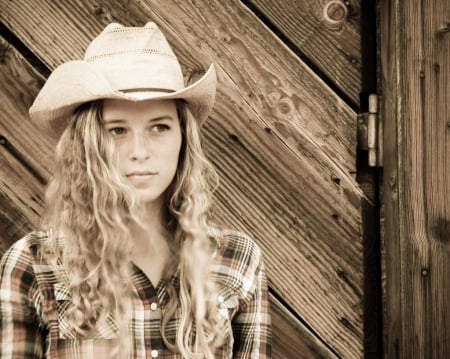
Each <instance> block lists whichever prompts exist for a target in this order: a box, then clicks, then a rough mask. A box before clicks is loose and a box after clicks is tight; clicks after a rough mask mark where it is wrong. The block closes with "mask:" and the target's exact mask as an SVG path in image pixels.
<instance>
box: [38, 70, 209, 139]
mask: <svg viewBox="0 0 450 359" xmlns="http://www.w3.org/2000/svg"><path fill="white" fill-rule="evenodd" d="M216 82H217V80H216V71H215V67H214V64H212V65H211V66H210V67H209V69H208V71H207V72H206V73H205V74H204V75H203V76H202V77H201V78H200V79H199V80H197V81H196V82H195V83H193V84H191V85H189V86H187V87H185V88H183V89H181V90H179V91H176V92H170V93H167V92H162V91H158V90H140V89H136V91H126V92H122V91H117V90H114V89H112V88H111V85H110V84H109V82H108V80H107V79H106V78H105V77H104V76H103V75H102V74H101V73H99V72H98V71H97V70H96V69H95V68H94V67H93V66H91V65H90V64H89V63H87V62H85V61H69V62H67V63H64V64H63V65H61V66H59V67H58V68H56V69H55V70H54V71H53V72H52V74H51V75H50V76H49V78H48V79H47V82H46V83H45V84H44V86H43V87H42V89H41V91H40V92H39V94H38V96H37V97H36V99H35V101H34V103H33V105H32V106H31V107H30V109H29V114H30V117H31V119H32V120H33V121H34V122H35V123H36V124H37V125H38V126H43V127H44V128H45V129H46V130H48V131H50V132H51V135H53V136H57V137H59V136H60V135H61V133H62V131H63V130H64V128H65V127H66V126H67V122H68V120H69V119H70V116H71V115H72V113H73V112H74V110H75V109H76V108H77V107H79V106H80V105H81V104H83V103H86V102H91V101H95V100H101V99H117V100H129V101H143V100H150V99H154V100H163V99H184V100H185V101H186V103H187V105H188V107H189V109H190V111H191V112H192V114H193V115H194V117H195V118H196V119H197V121H198V123H199V125H202V124H203V123H204V121H205V120H206V118H207V117H208V115H209V113H210V112H211V110H212V108H213V105H214V98H215V93H216Z"/></svg>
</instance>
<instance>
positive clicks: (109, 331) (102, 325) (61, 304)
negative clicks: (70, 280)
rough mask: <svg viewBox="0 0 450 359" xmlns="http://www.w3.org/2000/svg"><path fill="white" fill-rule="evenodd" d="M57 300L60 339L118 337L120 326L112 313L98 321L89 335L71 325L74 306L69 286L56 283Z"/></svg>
mask: <svg viewBox="0 0 450 359" xmlns="http://www.w3.org/2000/svg"><path fill="white" fill-rule="evenodd" d="M54 291H55V301H56V310H57V321H58V332H59V339H71V340H96V339H99V340H104V339H111V340H112V339H117V332H118V327H117V324H116V322H115V320H114V319H113V318H112V316H111V315H107V316H106V317H105V319H104V320H102V321H101V322H98V323H97V324H96V326H95V328H94V329H93V330H92V331H91V332H90V333H89V334H87V335H81V334H80V333H78V332H77V331H76V330H75V329H74V328H73V327H72V325H71V323H70V321H69V318H68V311H69V309H70V308H71V307H72V306H73V303H72V299H71V297H70V294H69V290H68V288H67V287H66V286H65V285H63V284H61V283H56V284H54Z"/></svg>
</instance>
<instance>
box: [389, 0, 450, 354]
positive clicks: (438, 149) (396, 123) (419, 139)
mask: <svg viewBox="0 0 450 359" xmlns="http://www.w3.org/2000/svg"><path fill="white" fill-rule="evenodd" d="M381 4H382V6H381V23H382V25H381V29H382V30H383V31H382V33H381V44H382V47H381V60H382V80H383V87H382V89H383V98H385V102H384V107H383V112H382V116H383V118H385V146H386V147H385V152H386V153H390V154H392V155H391V156H385V185H384V191H385V194H384V201H385V213H386V215H385V234H384V236H385V240H384V246H385V251H386V328H385V338H386V343H385V357H386V358H448V356H449V353H450V311H449V309H448V308H449V306H448V297H449V293H450V178H449V173H450V141H449V139H450V122H449V112H450V62H449V58H450V26H449V24H450V17H449V16H450V3H449V2H448V1H443V0H429V1H418V0H411V1H406V2H405V1H400V0H393V1H389V2H381Z"/></svg>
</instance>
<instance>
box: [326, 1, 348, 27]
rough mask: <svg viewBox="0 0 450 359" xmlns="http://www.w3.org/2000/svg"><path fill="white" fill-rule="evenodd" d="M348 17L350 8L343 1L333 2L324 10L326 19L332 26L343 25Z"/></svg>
mask: <svg viewBox="0 0 450 359" xmlns="http://www.w3.org/2000/svg"><path fill="white" fill-rule="evenodd" d="M347 16H348V8H347V6H346V5H345V3H344V2H343V1H340V0H332V1H330V2H328V3H327V4H326V5H325V7H324V9H323V17H324V19H325V20H326V21H327V22H328V23H329V24H331V25H334V26H336V25H337V26H339V25H341V24H342V23H343V22H344V21H345V20H346V19H347Z"/></svg>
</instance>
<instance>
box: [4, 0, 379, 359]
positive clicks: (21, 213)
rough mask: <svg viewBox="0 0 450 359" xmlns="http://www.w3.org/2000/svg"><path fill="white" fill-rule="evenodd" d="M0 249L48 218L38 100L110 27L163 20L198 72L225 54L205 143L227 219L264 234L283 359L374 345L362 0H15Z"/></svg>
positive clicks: (9, 25) (350, 352)
mask: <svg viewBox="0 0 450 359" xmlns="http://www.w3.org/2000/svg"><path fill="white" fill-rule="evenodd" d="M0 9H1V11H0V23H1V27H0V30H1V31H0V59H1V61H0V103H1V107H2V111H1V112H0V144H1V146H0V168H1V172H0V199H1V202H0V221H1V222H0V250H1V252H3V251H4V250H5V249H6V248H7V247H8V246H9V245H10V244H11V243H12V242H13V241H15V240H17V239H18V238H20V237H21V236H22V235H23V234H25V233H26V232H28V231H30V230H31V229H32V228H38V226H39V217H40V213H42V207H43V193H44V189H45V184H46V182H47V181H48V179H49V178H50V176H51V173H52V159H53V150H54V146H55V142H54V140H52V139H51V138H49V137H48V136H47V134H45V133H42V132H41V131H40V128H39V126H35V125H34V124H32V123H30V121H29V119H28V117H27V109H28V107H29V106H30V105H31V103H32V101H33V98H34V96H35V95H36V94H37V92H38V91H39V88H40V87H41V86H42V84H43V82H44V80H45V77H46V76H48V74H49V72H50V71H51V70H52V69H54V68H55V67H56V66H58V65H59V64H61V63H62V62H64V61H67V60H69V59H74V58H81V57H82V55H83V52H84V49H85V47H86V45H87V44H88V43H89V41H90V39H92V38H93V37H94V36H95V35H97V34H98V33H99V32H100V31H101V30H102V29H103V27H104V26H105V25H106V24H107V23H109V22H111V21H116V22H120V23H123V24H124V25H139V26H142V25H143V24H145V23H146V22H147V21H154V22H156V23H157V24H158V25H159V26H160V28H161V29H162V31H163V32H164V33H165V34H166V36H167V38H168V40H169V42H171V44H172V45H173V47H174V49H175V52H176V53H177V55H178V56H179V59H180V61H181V62H182V66H183V69H184V71H185V74H186V79H187V80H189V79H193V78H195V77H197V76H199V75H200V74H201V73H202V72H203V71H204V70H205V69H206V68H207V67H208V65H209V64H210V63H211V62H215V63H216V64H217V68H218V78H219V89H218V94H217V103H216V105H215V109H214V112H213V113H212V114H211V116H210V120H209V121H208V123H207V125H206V126H205V127H204V130H203V133H204V136H205V147H206V150H207V153H208V156H209V157H210V158H211V160H212V161H213V163H214V165H215V166H216V168H217V169H218V171H219V173H220V175H221V178H222V180H221V187H220V189H219V191H218V192H217V195H216V197H217V200H218V202H217V203H218V204H217V206H216V208H215V218H216V221H217V222H218V223H219V224H221V225H224V226H227V227H234V228H237V229H240V230H243V231H246V232H248V233H249V234H251V235H252V236H253V237H254V238H255V240H256V241H257V242H258V243H259V244H260V246H261V247H262V249H263V251H264V255H265V259H266V267H267V270H268V276H269V281H270V288H271V303H272V314H273V322H274V358H362V357H363V356H364V349H365V348H364V347H365V336H366V333H367V327H365V321H364V318H363V312H364V308H363V306H364V302H363V300H364V295H365V293H366V291H365V288H364V277H365V275H364V274H365V273H364V241H363V239H364V238H363V235H364V233H365V232H366V230H365V227H364V224H365V222H364V221H363V206H365V205H367V204H369V206H370V205H371V204H370V202H368V201H367V199H366V197H365V195H364V194H363V192H362V190H361V189H360V186H359V184H358V183H357V181H356V174H357V165H356V164H357V161H356V157H357V151H356V146H357V144H356V118H357V115H356V112H357V111H358V110H359V94H360V92H361V89H362V87H363V84H362V61H363V60H362V58H361V37H360V23H359V21H360V11H361V9H360V3H359V1H357V0H349V1H345V2H344V1H329V0H320V1H319V0H317V1H316V0H314V1H313V0H304V1H295V0H290V1H283V0H272V1H270V0H266V1H264V0H252V1H243V2H241V1H237V0H228V1H217V0H197V1H193V0H192V1H175V0H173V1H156V0H154V1H151V0H149V1H138V0H128V1H125V0H123V1H122V0H120V1H107V0H98V1H89V0H71V1H64V2H56V1H52V0H41V1H38V0H14V1H9V0H0Z"/></svg>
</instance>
